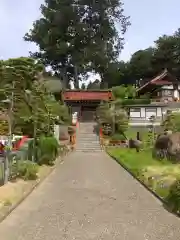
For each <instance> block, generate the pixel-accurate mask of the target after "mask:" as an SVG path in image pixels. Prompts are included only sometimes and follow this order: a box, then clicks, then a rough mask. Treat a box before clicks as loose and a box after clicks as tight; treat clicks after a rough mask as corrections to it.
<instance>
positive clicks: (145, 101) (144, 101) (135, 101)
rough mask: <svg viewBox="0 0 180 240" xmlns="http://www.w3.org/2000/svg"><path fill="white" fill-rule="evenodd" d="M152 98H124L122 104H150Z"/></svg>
mask: <svg viewBox="0 0 180 240" xmlns="http://www.w3.org/2000/svg"><path fill="white" fill-rule="evenodd" d="M150 103H151V100H150V99H148V98H147V99H145V98H144V99H124V100H122V106H127V105H138V104H139V105H140V104H150Z"/></svg>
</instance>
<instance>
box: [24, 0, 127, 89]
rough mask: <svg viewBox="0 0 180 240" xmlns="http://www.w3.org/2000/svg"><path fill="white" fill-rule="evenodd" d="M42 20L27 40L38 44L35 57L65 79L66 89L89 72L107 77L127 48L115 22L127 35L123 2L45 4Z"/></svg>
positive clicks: (60, 0) (49, 1) (81, 0)
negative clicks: (113, 64)
mask: <svg viewBox="0 0 180 240" xmlns="http://www.w3.org/2000/svg"><path fill="white" fill-rule="evenodd" d="M41 13H42V17H41V18H40V19H39V20H37V21H35V22H34V24H33V27H32V29H31V30H30V32H29V33H28V34H26V35H25V40H26V41H30V42H35V43H36V44H37V45H38V46H39V51H38V52H36V53H34V54H33V56H35V57H37V58H39V59H41V61H42V62H43V63H44V64H45V65H46V66H47V65H50V66H51V67H52V69H53V70H54V71H55V72H56V73H57V74H58V75H60V76H61V77H62V79H63V82H64V85H65V87H66V86H67V84H68V82H69V81H70V80H74V83H75V87H76V88H78V87H79V86H78V81H79V79H80V77H81V76H83V75H84V74H86V72H87V71H92V70H94V71H95V72H98V73H100V75H101V76H102V79H103V76H104V74H105V73H106V71H107V68H108V65H109V63H110V62H112V61H114V60H115V59H116V58H117V57H118V54H119V51H120V50H121V49H122V46H123V38H122V35H121V36H119V34H118V31H117V30H116V28H115V22H118V23H119V26H121V33H122V34H124V33H125V31H126V27H127V25H128V24H129V21H128V18H126V17H125V16H124V14H123V4H122V2H121V0H113V1H107V0H101V1H95V0H78V1H77V0H66V1H65V0H56V1H54V0H45V3H44V4H43V5H41Z"/></svg>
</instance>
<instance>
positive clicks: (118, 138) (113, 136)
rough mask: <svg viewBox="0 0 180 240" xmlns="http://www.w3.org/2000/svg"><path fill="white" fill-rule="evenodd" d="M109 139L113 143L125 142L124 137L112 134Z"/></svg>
mask: <svg viewBox="0 0 180 240" xmlns="http://www.w3.org/2000/svg"><path fill="white" fill-rule="evenodd" d="M111 139H112V140H114V141H123V140H126V138H125V136H124V135H122V134H118V133H116V134H114V135H112V136H111Z"/></svg>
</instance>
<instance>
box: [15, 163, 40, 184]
mask: <svg viewBox="0 0 180 240" xmlns="http://www.w3.org/2000/svg"><path fill="white" fill-rule="evenodd" d="M37 173H38V165H37V164H36V163H33V162H31V161H28V160H27V161H22V160H20V161H19V162H18V169H17V177H19V178H22V179H24V180H35V179H36V178H37Z"/></svg>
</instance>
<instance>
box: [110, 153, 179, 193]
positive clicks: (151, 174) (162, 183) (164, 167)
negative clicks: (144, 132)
mask: <svg viewBox="0 0 180 240" xmlns="http://www.w3.org/2000/svg"><path fill="white" fill-rule="evenodd" d="M107 152H108V153H109V154H110V155H111V156H112V157H114V158H116V160H117V162H119V163H121V164H122V165H124V166H125V167H126V168H127V169H129V171H130V172H132V173H133V174H134V175H135V176H136V177H137V178H138V179H140V180H141V181H143V182H144V183H145V184H146V185H147V187H149V188H151V190H153V191H154V192H156V193H157V194H158V195H159V196H160V197H162V198H165V197H167V195H168V193H169V188H170V186H171V185H172V184H173V183H174V182H175V181H176V179H177V178H178V177H179V175H180V164H172V163H170V162H168V161H166V160H164V161H159V160H156V159H153V158H152V154H151V151H150V150H142V151H141V152H139V153H137V152H136V151H135V150H134V149H128V148H108V149H107Z"/></svg>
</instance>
